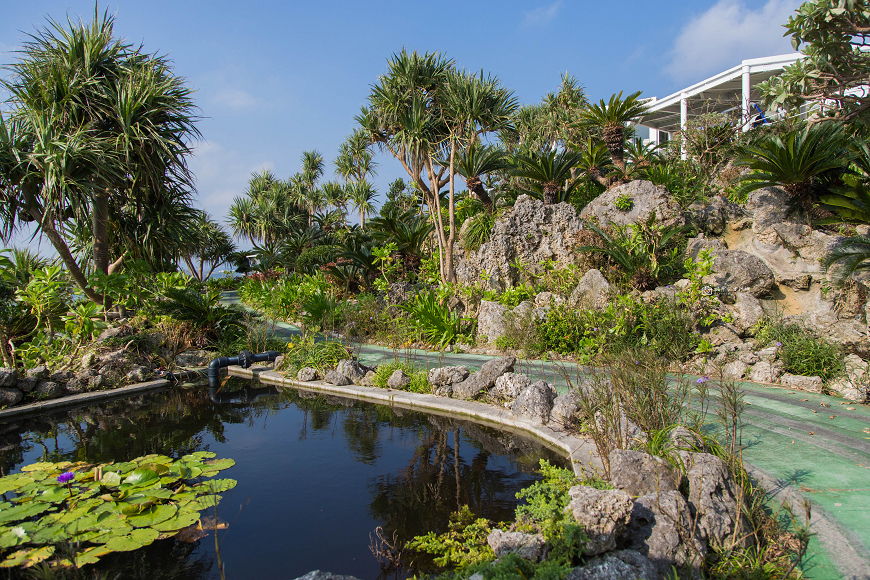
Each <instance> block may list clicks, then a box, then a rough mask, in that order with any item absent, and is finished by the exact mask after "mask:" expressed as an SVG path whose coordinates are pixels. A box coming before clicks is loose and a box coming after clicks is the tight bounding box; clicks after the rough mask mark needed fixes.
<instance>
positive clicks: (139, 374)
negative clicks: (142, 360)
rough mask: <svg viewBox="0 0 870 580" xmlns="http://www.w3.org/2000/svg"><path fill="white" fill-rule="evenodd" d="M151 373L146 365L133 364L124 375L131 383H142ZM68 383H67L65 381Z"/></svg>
mask: <svg viewBox="0 0 870 580" xmlns="http://www.w3.org/2000/svg"><path fill="white" fill-rule="evenodd" d="M150 375H151V371H150V370H149V369H148V367H143V366H141V365H134V366H133V367H132V368H131V369H130V370H129V371H128V372H127V375H126V376H125V377H124V378H126V379H127V380H128V381H129V382H131V383H142V382H145V381H146V380H148V377H149V376H150ZM67 384H69V383H67Z"/></svg>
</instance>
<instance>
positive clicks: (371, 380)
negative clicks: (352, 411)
mask: <svg viewBox="0 0 870 580" xmlns="http://www.w3.org/2000/svg"><path fill="white" fill-rule="evenodd" d="M358 384H359V386H361V387H373V386H375V371H368V372H367V373H366V376H364V377H363V378H361V379H360V380H359V383H358Z"/></svg>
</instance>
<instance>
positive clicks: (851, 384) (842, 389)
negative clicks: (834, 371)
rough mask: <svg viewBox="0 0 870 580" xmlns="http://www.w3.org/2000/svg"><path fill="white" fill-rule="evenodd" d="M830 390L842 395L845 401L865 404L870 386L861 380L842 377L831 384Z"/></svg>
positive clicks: (829, 384) (829, 385)
mask: <svg viewBox="0 0 870 580" xmlns="http://www.w3.org/2000/svg"><path fill="white" fill-rule="evenodd" d="M828 389H830V390H831V391H832V392H834V393H838V394H840V395H842V397H843V398H844V399H848V400H850V401H855V402H856V403H863V402H865V401H866V400H867V394H868V390H870V385H868V384H867V381H862V380H861V379H854V378H848V377H840V378H839V379H834V380H833V381H831V382H829V383H828Z"/></svg>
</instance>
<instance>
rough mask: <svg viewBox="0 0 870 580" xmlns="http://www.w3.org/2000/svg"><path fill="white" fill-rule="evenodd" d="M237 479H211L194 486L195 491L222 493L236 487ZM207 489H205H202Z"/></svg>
mask: <svg viewBox="0 0 870 580" xmlns="http://www.w3.org/2000/svg"><path fill="white" fill-rule="evenodd" d="M237 483H238V481H236V480H235V479H213V480H211V481H206V482H203V483H200V484H199V485H196V486H194V488H193V489H194V490H195V491H196V492H197V493H200V494H201V493H222V492H225V491H227V490H229V489H233V488H234V487H236V484H237ZM204 490H207V491H204Z"/></svg>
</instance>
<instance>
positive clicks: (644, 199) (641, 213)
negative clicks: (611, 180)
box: [580, 180, 683, 226]
mask: <svg viewBox="0 0 870 580" xmlns="http://www.w3.org/2000/svg"><path fill="white" fill-rule="evenodd" d="M620 197H627V198H628V199H630V200H631V209H629V210H628V211H623V210H621V209H619V208H618V207H616V200H617V199H619V198H620ZM651 214H655V216H656V219H657V220H658V221H659V222H665V223H669V224H670V223H682V222H683V218H682V216H681V213H680V206H679V205H678V204H677V203H675V202H674V200H673V198H672V197H671V195H670V194H669V193H668V192H667V190H666V189H665V188H664V187H660V186H657V185H654V184H653V183H652V182H651V181H645V180H636V181H631V182H629V183H626V184H625V185H619V186H616V187H613V188H610V189H608V190H607V191H605V192H604V193H602V194H601V195H599V196H598V197H596V198H595V199H593V200H592V201H591V202H589V203H588V204H586V207H584V208H583V211H581V212H580V217H581V218H583V219H592V218H593V217H595V218H598V222H599V223H600V224H601V225H602V226H607V225H609V224H617V225H621V226H627V225H630V224H634V223H637V222H645V221H646V220H647V219H648V218H649V216H650V215H651Z"/></svg>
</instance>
